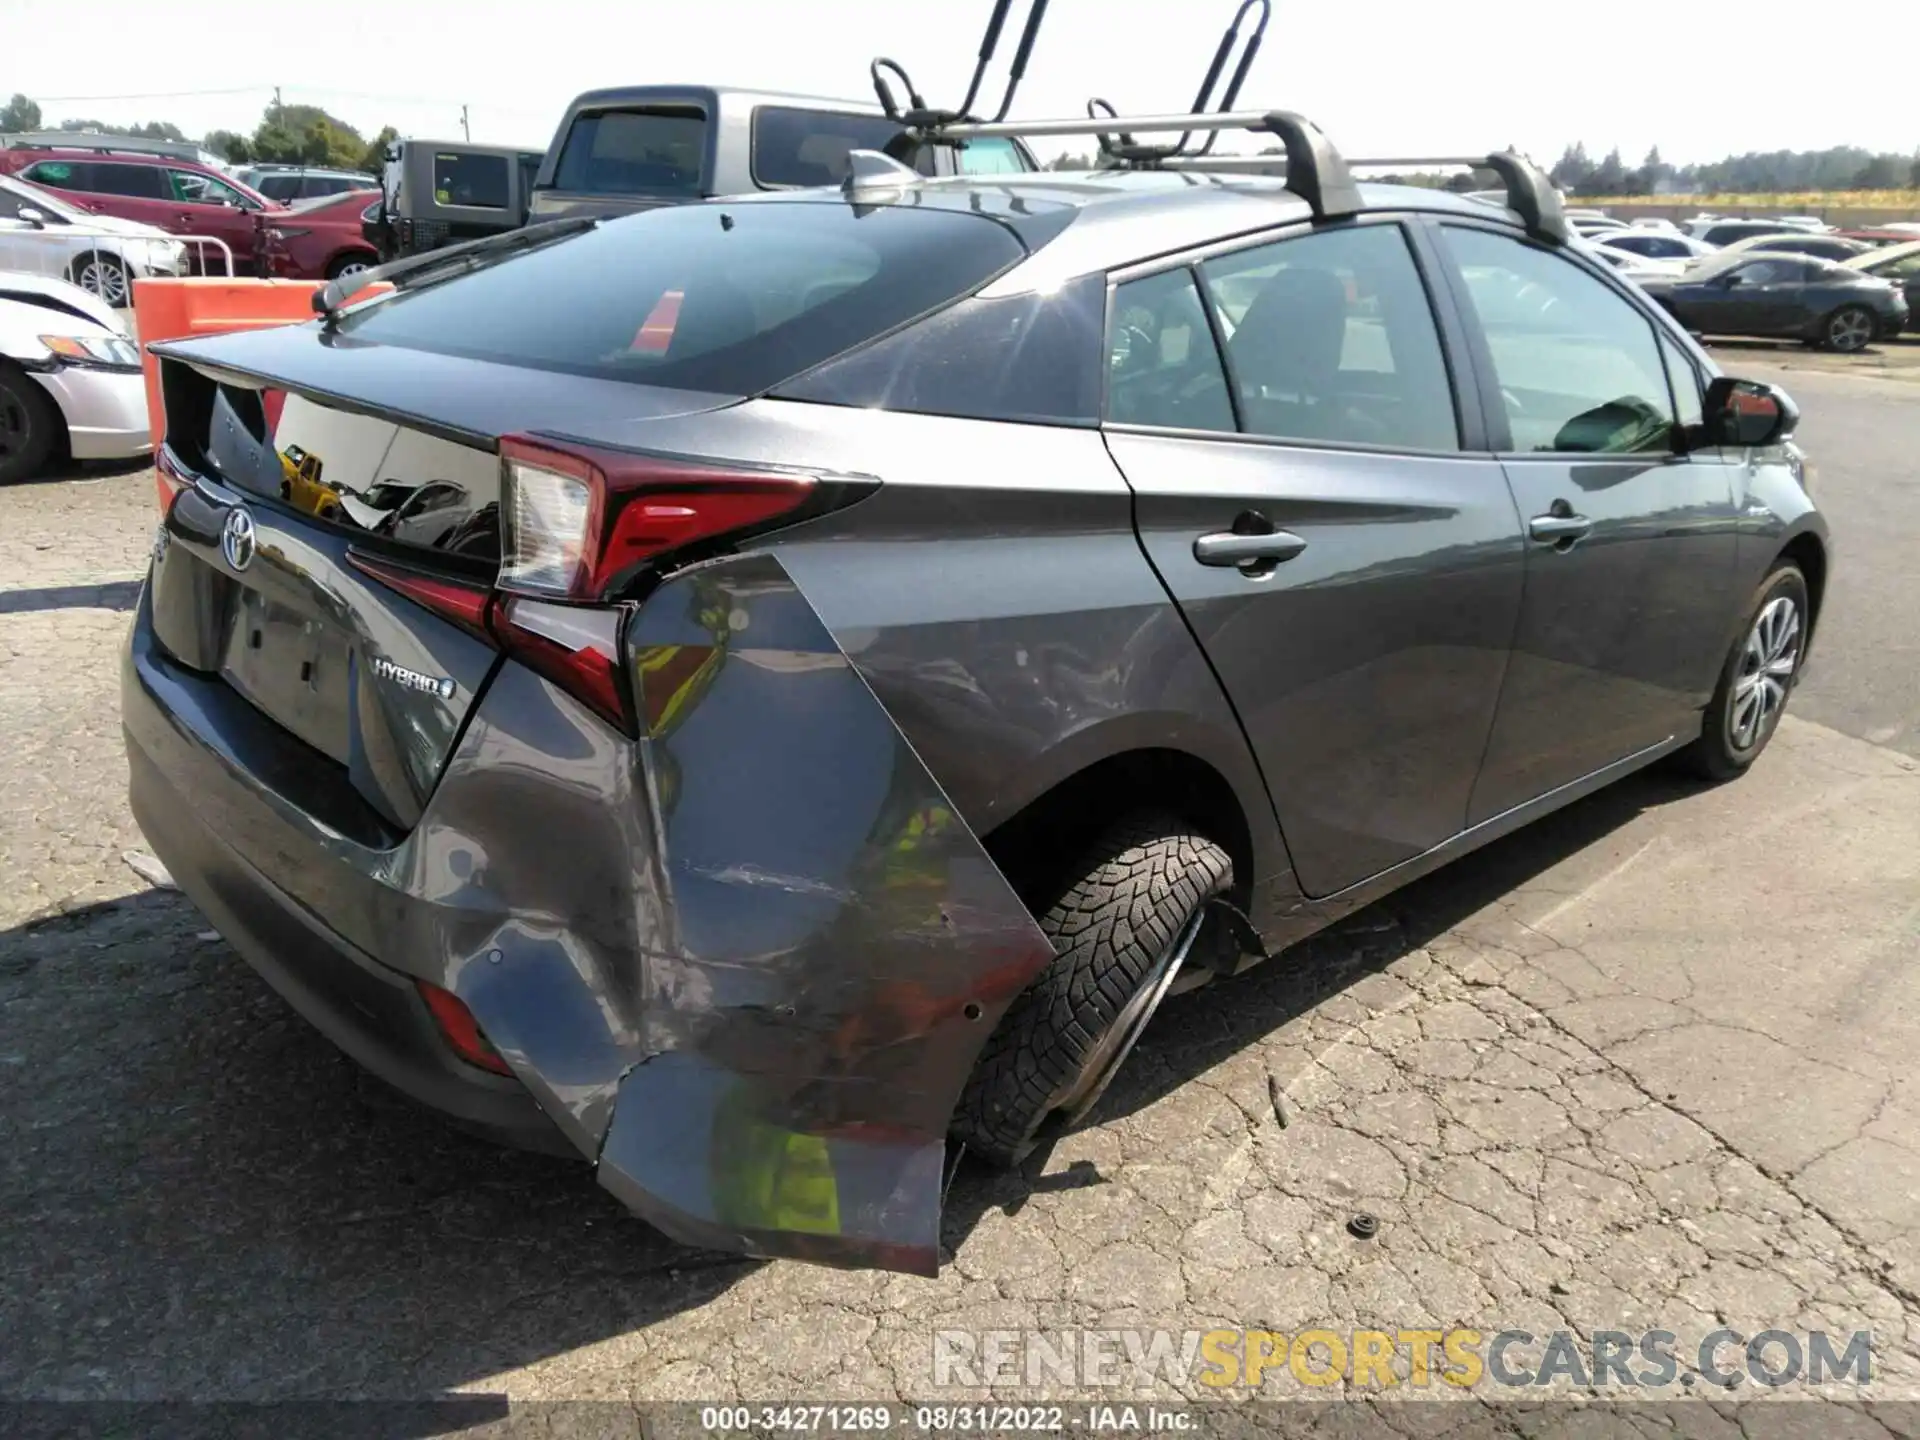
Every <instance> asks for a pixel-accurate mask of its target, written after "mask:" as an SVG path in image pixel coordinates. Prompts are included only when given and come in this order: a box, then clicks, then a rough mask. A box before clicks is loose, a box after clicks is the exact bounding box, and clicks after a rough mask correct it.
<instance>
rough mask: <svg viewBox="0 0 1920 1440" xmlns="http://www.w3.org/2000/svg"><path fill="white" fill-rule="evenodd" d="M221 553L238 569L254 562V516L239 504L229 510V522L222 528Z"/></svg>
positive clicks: (228, 562)
mask: <svg viewBox="0 0 1920 1440" xmlns="http://www.w3.org/2000/svg"><path fill="white" fill-rule="evenodd" d="M220 553H221V554H222V555H224V556H226V557H227V564H229V565H231V566H232V567H233V568H234V569H236V570H244V569H246V568H247V566H249V565H251V564H252V563H253V516H251V515H249V514H248V513H247V512H246V511H245V510H244V509H242V508H241V507H240V506H238V505H236V506H234V507H233V509H231V510H229V511H228V512H227V523H226V524H225V525H223V526H222V527H221V528H220Z"/></svg>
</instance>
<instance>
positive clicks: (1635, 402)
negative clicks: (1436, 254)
mask: <svg viewBox="0 0 1920 1440" xmlns="http://www.w3.org/2000/svg"><path fill="white" fill-rule="evenodd" d="M1443 233H1444V234H1445V236H1446V243H1447V248H1448V249H1449V250H1451V251H1452V252H1453V256H1454V259H1455V261H1456V262H1457V263H1458V264H1459V266H1460V273H1461V275H1462V276H1463V277H1464V279H1465V281H1466V286H1467V294H1468V297H1469V299H1470V300H1471V301H1472V305H1473V311H1474V314H1475V315H1476V316H1477V317H1478V319H1479V322H1480V328H1481V330H1482V331H1483V332H1484V333H1485V335H1486V341H1487V348H1488V350H1489V351H1491V352H1492V355H1493V368H1494V371H1495V374H1496V378H1497V380H1498V383H1499V387H1500V391H1499V399H1500V402H1501V405H1502V407H1503V408H1504V410H1505V412H1506V417H1507V425H1508V428H1509V430H1510V431H1511V434H1512V449H1514V450H1515V451H1520V452H1529V451H1556V452H1572V453H1578V454H1609V455H1620V454H1645V453H1649V452H1661V451H1669V450H1671V449H1672V443H1673V442H1672V433H1673V432H1672V427H1673V406H1672V403H1671V401H1670V399H1669V397H1668V391H1667V369H1666V365H1665V363H1664V362H1663V360H1662V358H1661V355H1660V348H1659V345H1658V343H1657V341H1656V339H1655V334H1654V328H1653V322H1652V321H1651V320H1649V319H1648V318H1647V317H1646V316H1645V315H1642V314H1641V313H1640V312H1639V311H1638V310H1636V309H1635V308H1634V307H1633V306H1632V305H1631V304H1629V303H1628V302H1627V301H1626V300H1625V299H1624V298H1623V297H1622V296H1620V295H1619V294H1618V293H1616V292H1615V291H1614V290H1613V289H1612V288H1611V287H1610V286H1608V285H1606V284H1605V283H1604V282H1602V281H1600V280H1598V279H1596V278H1595V277H1593V276H1592V275H1589V274H1588V273H1587V272H1586V271H1584V270H1582V269H1581V268H1580V267H1579V266H1577V265H1575V264H1573V263H1572V262H1571V261H1569V260H1564V259H1562V258H1561V257H1560V256H1558V255H1556V254H1552V253H1549V252H1548V251H1545V250H1542V249H1540V248H1538V247H1536V246H1533V245H1530V244H1527V243H1526V242H1525V241H1522V240H1518V239H1515V238H1513V237H1512V236H1508V235H1495V234H1490V233H1489V232H1487V231H1484V230H1468V229H1463V228H1458V227H1454V226H1448V227H1446V229H1445V230H1444V232H1443Z"/></svg>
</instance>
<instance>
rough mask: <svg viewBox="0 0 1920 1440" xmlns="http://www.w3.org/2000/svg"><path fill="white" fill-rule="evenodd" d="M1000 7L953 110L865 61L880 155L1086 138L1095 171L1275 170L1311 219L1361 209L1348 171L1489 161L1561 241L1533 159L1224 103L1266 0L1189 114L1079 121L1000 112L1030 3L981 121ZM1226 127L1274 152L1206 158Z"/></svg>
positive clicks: (1550, 192)
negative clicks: (1383, 148)
mask: <svg viewBox="0 0 1920 1440" xmlns="http://www.w3.org/2000/svg"><path fill="white" fill-rule="evenodd" d="M1011 4H1012V0H994V7H993V12H992V14H991V15H989V16H988V18H987V29H986V34H985V35H984V36H983V37H982V39H981V42H980V54H979V60H978V63H977V64H976V65H975V66H974V71H973V80H972V82H971V83H970V84H969V85H968V86H967V94H966V98H965V99H964V100H963V101H962V102H961V103H960V107H959V109H957V110H942V109H936V108H933V107H931V106H929V105H928V104H927V103H926V101H925V99H923V98H922V97H921V95H920V92H919V91H918V90H916V89H915V88H914V85H913V81H912V79H911V78H909V76H908V75H907V72H906V71H905V70H904V69H902V68H901V66H900V65H899V63H898V62H897V61H894V60H890V59H888V58H887V57H885V56H880V57H878V58H876V59H875V60H874V62H873V65H872V67H871V73H872V76H873V88H874V93H875V94H877V95H878V96H879V97H880V108H881V109H882V110H884V111H885V112H886V114H887V117H888V118H889V119H891V120H894V121H896V122H898V123H899V124H900V126H901V127H902V129H903V131H904V132H905V133H904V134H903V135H901V136H900V137H899V138H898V139H897V140H896V141H893V142H890V143H889V144H888V146H887V150H886V153H887V155H888V156H890V157H891V158H892V159H894V160H899V159H900V158H901V155H900V154H898V153H896V151H898V150H900V149H902V148H903V147H904V148H911V147H912V146H914V145H918V144H955V143H958V144H965V143H966V142H967V141H968V140H986V139H998V138H1006V139H1039V138H1053V139H1059V138H1063V137H1067V136H1092V137H1093V138H1094V139H1095V140H1096V141H1097V143H1098V144H1099V147H1100V152H1101V155H1102V156H1103V157H1104V159H1105V160H1106V162H1107V166H1106V168H1111V169H1122V170H1128V169H1133V170H1174V171H1196V172H1200V173H1203V174H1217V175H1234V174H1245V175H1272V176H1277V177H1284V179H1285V182H1286V187H1287V189H1288V190H1290V191H1292V192H1293V193H1294V194H1295V195H1298V196H1299V197H1300V198H1301V199H1302V200H1304V201H1306V202H1307V205H1308V207H1309V208H1310V209H1311V210H1312V212H1313V217H1314V219H1315V220H1333V219H1339V218H1342V217H1344V216H1348V215H1354V214H1358V213H1359V212H1360V211H1361V210H1362V209H1364V208H1365V205H1364V202H1363V201H1362V200H1361V197H1360V189H1359V186H1358V185H1357V184H1356V183H1355V181H1354V178H1353V171H1354V170H1355V169H1366V168H1382V167H1384V168H1391V169H1409V168H1425V167H1440V166H1446V167H1454V166H1465V167H1468V168H1470V169H1475V170H1489V171H1491V172H1493V174H1495V175H1496V176H1498V177H1499V179H1500V182H1501V184H1502V185H1503V186H1504V187H1505V189H1506V200H1507V207H1508V208H1509V209H1511V210H1512V211H1513V212H1514V213H1515V214H1516V215H1518V216H1519V217H1520V220H1521V221H1522V223H1523V224H1525V226H1526V227H1527V231H1528V233H1529V234H1531V235H1533V236H1535V237H1536V238H1538V239H1540V240H1544V241H1546V242H1548V243H1549V244H1554V245H1564V244H1566V243H1567V242H1568V241H1569V240H1570V239H1571V238H1572V231H1571V229H1570V228H1569V226H1568V224H1567V217H1566V212H1565V210H1564V208H1563V206H1562V204H1561V200H1560V192H1559V191H1557V190H1556V189H1554V187H1553V182H1552V181H1551V180H1549V179H1548V178H1547V176H1546V174H1545V173H1544V172H1543V171H1542V170H1541V169H1540V168H1539V166H1537V165H1535V164H1534V163H1533V162H1532V161H1531V160H1529V159H1527V158H1526V157H1525V156H1523V155H1519V154H1516V153H1515V152H1513V151H1511V150H1501V151H1495V152H1493V153H1491V154H1487V155H1467V156H1459V155H1449V156H1438V157H1431V158H1424V159H1382V160H1348V159H1347V158H1346V157H1344V156H1342V155H1341V153H1340V152H1339V150H1338V149H1336V148H1335V146H1334V144H1333V142H1332V141H1331V140H1329V139H1328V138H1327V137H1326V134H1325V133H1324V132H1323V131H1322V130H1321V129H1320V127H1319V126H1317V125H1315V124H1314V123H1313V122H1312V121H1311V120H1309V119H1307V118H1306V117H1305V116H1304V115H1299V114H1296V113H1295V112H1293V111H1291V110H1235V109H1234V108H1233V105H1234V103H1235V101H1237V100H1238V99H1239V96H1240V87H1241V85H1242V83H1243V82H1244V81H1245V80H1246V78H1247V73H1248V71H1250V70H1251V69H1252V68H1253V62H1254V58H1255V57H1256V56H1257V55H1258V54H1259V53H1260V42H1261V40H1262V38H1263V37H1264V36H1265V34H1266V30H1267V22H1268V21H1269V20H1270V19H1272V15H1273V11H1272V3H1271V0H1241V3H1240V7H1239V8H1238V9H1237V10H1236V11H1235V12H1234V15H1233V19H1232V20H1231V21H1230V22H1229V23H1228V25H1227V28H1226V31H1225V33H1223V34H1222V35H1221V37H1220V44H1219V45H1218V46H1217V47H1216V48H1215V50H1214V53H1213V61H1212V63H1211V64H1209V65H1208V66H1207V72H1206V74H1205V75H1204V76H1203V77H1202V79H1201V81H1200V91H1199V93H1198V95H1196V96H1195V97H1194V103H1193V110H1192V112H1191V113H1188V114H1183V115H1136V116H1123V115H1120V114H1118V113H1117V112H1116V111H1115V109H1114V107H1113V106H1112V105H1111V104H1110V103H1108V102H1107V101H1105V100H1103V99H1100V98H1099V97H1097V96H1096V97H1095V98H1093V99H1092V100H1089V101H1088V102H1087V114H1086V117H1085V118H1084V119H1070V120H1008V119H1007V118H1006V115H1007V111H1008V110H1009V109H1010V108H1011V107H1012V104H1013V97H1014V93H1015V92H1016V91H1017V90H1018V89H1019V86H1020V81H1021V79H1022V77H1023V76H1024V75H1025V74H1026V69H1027V61H1028V59H1029V58H1030V57H1031V55H1032V53H1033V42H1034V38H1035V36H1036V35H1038V33H1039V30H1040V22H1041V20H1042V19H1044V18H1045V15H1046V9H1047V0H1033V8H1032V9H1031V11H1029V13H1028V16H1027V25H1026V29H1025V30H1024V31H1023V32H1022V34H1021V36H1020V48H1019V50H1018V51H1017V52H1016V53H1015V55H1014V60H1013V66H1012V69H1011V70H1010V71H1009V73H1008V78H1007V89H1006V93H1005V94H1004V95H1003V96H1002V97H1001V100H1000V106H999V109H997V110H996V111H995V112H994V113H993V116H992V118H991V119H987V120H981V119H979V118H977V117H975V116H974V115H973V113H972V110H973V102H974V100H975V99H976V98H977V97H978V95H979V91H980V84H981V80H982V78H983V77H984V76H985V74H986V71H987V66H988V64H989V63H990V62H991V61H992V59H993V53H994V49H995V47H996V46H997V45H998V44H999V41H1000V32H1001V31H1002V29H1004V28H1005V25H1006V19H1007V11H1008V9H1009V8H1010V6H1011ZM1255 10H1258V11H1259V18H1258V19H1257V21H1256V22H1255V23H1254V25H1253V27H1252V29H1251V31H1250V32H1248V33H1247V35H1246V39H1245V40H1244V42H1243V41H1242V39H1241V34H1242V27H1243V26H1244V25H1245V23H1246V20H1247V17H1248V15H1249V14H1250V13H1252V12H1253V11H1255ZM1236 47H1238V48H1239V50H1240V58H1239V61H1238V62H1237V63H1236V64H1235V65H1234V67H1233V73H1232V76H1231V77H1230V78H1229V79H1228V81H1227V83H1226V88H1225V89H1224V90H1223V91H1222V92H1221V95H1220V98H1219V108H1218V109H1216V110H1212V111H1209V110H1208V106H1210V105H1212V104H1213V103H1214V87H1215V86H1216V85H1218V84H1219V83H1220V77H1221V76H1222V75H1223V74H1224V73H1225V72H1226V69H1227V63H1228V61H1229V60H1230V59H1231V58H1232V56H1233V53H1234V50H1235V48H1236ZM888 74H892V75H893V76H894V78H895V79H897V80H898V81H899V82H900V84H901V85H902V86H903V87H904V88H905V90H906V92H907V100H908V104H907V106H905V107H902V106H901V104H900V103H899V101H898V99H897V98H896V96H895V95H894V93H893V89H892V87H891V86H890V85H889V84H888V83H887V79H886V77H887V75H888ZM1228 130H1236V131H1242V132H1245V133H1248V134H1253V135H1263V136H1272V137H1274V138H1276V139H1278V140H1279V141H1280V145H1281V149H1282V151H1283V152H1284V153H1283V154H1281V155H1215V154H1214V153H1213V147H1214V143H1215V141H1217V140H1218V139H1219V137H1220V134H1221V133H1222V132H1223V131H1228ZM1175 132H1178V134H1179V137H1180V138H1179V139H1178V140H1177V141H1175V142H1173V143H1172V144H1158V145H1149V144H1142V143H1140V142H1139V141H1138V140H1136V139H1135V138H1134V137H1135V136H1136V135H1137V134H1174V133H1175ZM1195 135H1204V136H1205V137H1206V139H1205V141H1204V142H1203V143H1202V144H1201V145H1200V146H1199V148H1197V149H1194V148H1190V147H1191V145H1192V141H1193V137H1194V136H1195ZM882 179H884V180H886V181H888V182H893V183H904V182H899V180H898V176H897V175H895V174H893V173H891V172H889V173H888V174H887V175H886V176H884V177H869V183H878V182H879V180H882Z"/></svg>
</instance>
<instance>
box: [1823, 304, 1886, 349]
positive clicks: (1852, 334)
mask: <svg viewBox="0 0 1920 1440" xmlns="http://www.w3.org/2000/svg"><path fill="white" fill-rule="evenodd" d="M1878 328H1879V327H1878V326H1877V325H1876V324H1875V323H1874V319H1873V312H1872V311H1871V310H1868V309H1865V308H1863V307H1862V306H1859V305H1843V306H1842V307H1841V308H1840V309H1838V310H1836V311H1834V312H1833V314H1831V315H1829V316H1828V317H1827V318H1826V320H1825V321H1824V322H1823V323H1822V325H1821V327H1820V338H1821V340H1822V342H1823V343H1824V344H1825V345H1826V347H1827V348H1828V349H1829V350H1838V351H1839V352H1840V353H1841V354H1842V355H1851V354H1853V353H1854V352H1855V351H1856V350H1864V349H1866V348H1867V346H1868V345H1870V344H1872V343H1873V337H1874V334H1875V332H1876V331H1877V330H1878Z"/></svg>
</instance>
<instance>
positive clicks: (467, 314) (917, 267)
mask: <svg viewBox="0 0 1920 1440" xmlns="http://www.w3.org/2000/svg"><path fill="white" fill-rule="evenodd" d="M1025 254H1026V250H1025V248H1024V247H1023V246H1022V245H1021V243H1020V240H1019V238H1018V237H1017V236H1015V235H1014V233H1013V232H1012V231H1011V230H1009V229H1007V228H1006V227H1005V226H1003V225H1001V224H1000V223H998V222H997V221H994V220H989V219H986V218H984V217H982V216H977V215H970V214H961V213H956V212H953V211H946V210H932V209H919V208H913V207H907V206H896V205H885V206H879V207H875V208H873V209H869V210H865V211H860V210H856V209H855V208H854V207H852V206H848V205H842V204H839V203H837V202H835V203H816V202H810V201H773V202H764V201H754V202H751V203H748V204H744V205H734V206H727V207H724V208H723V207H721V206H719V205H686V206H671V207H664V208H661V209H658V210H651V211H648V212H646V213H645V214H642V215H633V216H629V217H627V218H626V219H623V220H616V221H614V222H612V223H611V224H608V225H604V226H601V227H600V228H598V229H595V230H591V231H588V232H586V233H584V234H582V235H578V236H574V237H571V238H568V239H565V240H561V241H558V242H555V243H553V244H551V245H549V246H547V247H545V248H542V249H538V250H535V251H532V252H530V253H527V254H523V255H519V256H512V257H508V258H505V259H503V260H501V261H499V262H497V263H495V264H493V265H489V266H487V267H485V268H483V269H480V270H476V271H473V272H471V273H469V274H465V275H461V276H457V277H455V278H453V279H450V280H446V281H443V282H441V283H439V284H437V285H428V286H425V287H423V288H421V289H419V290H414V291H402V292H400V293H399V294H397V295H395V296H394V297H393V298H391V299H389V300H385V301H382V302H380V303H378V304H376V305H373V306H371V307H369V308H368V309H366V310H363V311H362V312H360V313H359V314H358V315H354V316H349V317H346V318H345V319H343V320H342V322H341V324H340V329H341V330H342V331H343V332H346V333H350V334H352V335H353V336H355V337H356V338H359V339H362V340H370V341H377V342H380V343H383V344H389V345H398V346H404V347H408V348H412V349H418V350H426V351H431V352H434V353H438V354H445V355H462V356H468V357H471V358H474V359H479V360H494V361H501V362H504V363H506V364H511V365H524V366H532V367H535V368H538V369H545V370H559V371H564V372H567V373H570V374H578V375H591V376H596V377H601V378H605V379H612V380H628V381H634V382H638V383H644V384H649V385H664V386H668V387H671V388H674V389H681V390H707V391H714V392H719V393H724V394H732V395H750V394H759V393H761V392H763V391H765V390H768V389H771V388H772V387H773V386H775V385H778V384H779V383H780V382H781V381H783V380H787V379H790V378H791V377H793V376H795V375H798V374H800V373H801V372H802V371H804V370H810V369H812V368H813V367H814V366H815V365H818V364H820V363H821V362H822V361H824V360H828V359H830V358H832V357H833V356H836V355H839V354H842V353H843V352H845V351H847V350H851V349H852V348H854V347H855V346H857V345H861V344H864V343H865V342H866V341H869V340H871V339H873V338H874V337H876V336H878V335H883V334H885V333H886V332H888V331H890V330H893V329H895V328H897V327H899V326H901V325H904V324H905V323H906V322H908V321H910V320H913V319H916V318H917V317H919V316H922V315H926V314H929V313H930V312H932V311H934V310H937V309H940V308H942V307H944V306H946V305H948V304H950V303H951V302H953V301H954V300H957V299H959V298H960V297H961V296H962V295H966V294H970V293H971V292H972V291H974V290H976V289H978V288H979V287H980V286H981V285H983V284H985V283H986V282H987V281H988V280H989V279H990V278H992V277H993V276H994V275H996V274H998V273H999V272H1000V271H1002V270H1005V269H1006V268H1007V267H1008V266H1010V265H1012V264H1014V263H1016V262H1017V261H1019V260H1020V259H1021V258H1023V257H1024V255H1025Z"/></svg>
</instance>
